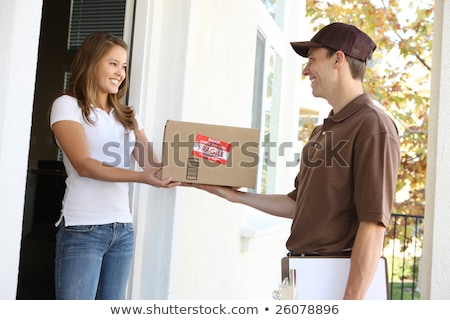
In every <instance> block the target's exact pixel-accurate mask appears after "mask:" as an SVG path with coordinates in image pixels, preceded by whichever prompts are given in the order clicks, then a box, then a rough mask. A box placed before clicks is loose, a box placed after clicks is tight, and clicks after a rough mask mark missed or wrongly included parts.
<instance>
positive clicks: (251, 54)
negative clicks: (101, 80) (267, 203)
mask: <svg viewBox="0 0 450 320" xmlns="http://www.w3.org/2000/svg"><path fill="white" fill-rule="evenodd" d="M288 2H292V1H288ZM292 3H294V4H293V6H292V7H291V9H293V10H296V9H298V8H299V2H298V1H295V2H292ZM136 12H137V17H136V21H135V34H134V40H133V41H134V47H133V61H132V67H131V68H132V71H131V72H132V76H131V81H132V82H131V88H132V91H131V94H130V101H131V103H132V104H133V103H134V104H136V105H137V106H139V108H140V110H141V111H140V113H141V115H142V116H143V118H144V120H145V124H146V126H147V128H149V129H148V130H147V133H148V134H149V136H151V139H152V140H153V141H155V143H156V144H155V146H157V148H158V152H160V145H161V141H162V133H163V129H164V124H165V121H166V120H167V119H175V120H184V121H192V122H205V123H212V124H221V125H230V126H242V127H250V125H251V118H252V114H251V112H252V94H253V76H254V59H255V46H256V33H257V28H258V23H259V22H260V21H261V19H263V18H262V17H261V16H262V15H268V13H267V12H266V11H265V9H263V6H262V4H261V1H259V0H251V1H240V0H215V1H209V0H190V1H188V0H154V1H148V2H147V1H137V10H136ZM288 12H289V11H288ZM291 12H292V11H291ZM296 14H297V17H296V18H297V20H293V21H291V24H290V25H291V26H292V25H295V26H296V25H297V24H298V23H299V21H298V15H299V14H300V11H298V13H296ZM295 30H296V32H297V30H298V28H295ZM283 41H284V46H285V48H283V50H284V51H285V52H288V50H291V49H290V45H289V42H288V41H287V38H283V39H280V42H283ZM289 54H292V55H291V56H290V58H286V59H287V67H286V70H285V71H286V73H287V76H286V80H292V79H299V78H300V77H298V75H297V74H295V75H294V74H293V73H295V72H296V70H297V69H296V68H295V67H293V66H294V65H292V63H294V64H295V61H298V60H296V56H295V53H293V52H292V53H291V52H290V51H289ZM289 72H290V73H291V74H289ZM290 86H291V88H293V87H294V84H291V83H290ZM286 93H287V94H286V95H284V96H285V99H286V103H285V105H283V108H284V107H285V106H286V109H285V110H283V115H282V117H283V118H282V119H281V122H282V124H283V125H282V126H281V127H282V128H283V130H284V131H283V130H282V131H283V133H282V135H281V137H280V139H286V140H288V141H291V140H292V138H295V136H296V130H297V123H296V122H295V121H293V117H292V112H296V113H297V114H298V110H297V109H295V108H296V107H295V106H294V103H293V101H294V97H293V96H292V97H289V92H286ZM290 93H291V95H293V94H294V92H292V91H291V92H290ZM297 108H298V107H297ZM293 110H295V111H293ZM285 123H287V124H288V125H284V124H285ZM293 126H294V127H293ZM285 177H287V178H285V179H284V181H283V179H281V181H278V182H279V183H280V185H282V187H283V191H282V192H283V193H284V192H286V191H287V190H290V189H291V187H292V185H293V181H292V179H291V176H290V175H288V174H285ZM286 180H288V181H286ZM135 204H136V205H135V208H136V210H137V217H136V221H137V223H136V225H137V238H138V239H137V249H136V258H135V264H134V269H133V277H132V281H131V285H130V290H129V291H130V298H133V299H271V295H272V291H273V290H275V289H277V288H278V285H279V283H280V281H281V269H280V266H281V258H282V257H283V256H285V254H286V249H285V241H286V239H287V236H288V234H289V226H290V221H288V220H284V219H279V218H270V217H268V216H267V215H265V214H262V213H260V212H257V211H256V210H253V209H251V208H248V207H244V206H240V205H236V204H232V203H228V202H226V201H225V200H223V199H220V198H217V197H215V196H212V195H210V194H208V193H206V192H203V191H200V190H197V189H189V188H177V189H176V190H155V189H153V188H146V187H142V186H140V187H139V188H138V189H137V190H136V192H135ZM211 208H214V209H213V210H211ZM244 231H245V232H246V233H245V234H246V235H247V236H246V237H242V236H241V234H243V233H244ZM248 237H250V238H248ZM245 245H247V248H249V250H247V251H246V250H242V246H245ZM261 279H264V281H261Z"/></svg>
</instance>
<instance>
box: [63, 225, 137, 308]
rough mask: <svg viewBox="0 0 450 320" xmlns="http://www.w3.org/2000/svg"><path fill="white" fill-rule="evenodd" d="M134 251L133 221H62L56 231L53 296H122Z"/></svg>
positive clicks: (73, 298) (94, 297)
mask: <svg viewBox="0 0 450 320" xmlns="http://www.w3.org/2000/svg"><path fill="white" fill-rule="evenodd" d="M133 253H134V228H133V224H132V223H111V224H105V225H87V226H68V227H65V226H64V221H62V222H61V224H60V226H59V229H58V233H57V235H56V258H55V291H56V299H61V300H66V299H70V300H93V299H98V300H121V299H124V298H125V290H126V285H127V281H128V276H129V273H130V268H131V261H132V258H133Z"/></svg>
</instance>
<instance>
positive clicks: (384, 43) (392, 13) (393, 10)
mask: <svg viewBox="0 0 450 320" xmlns="http://www.w3.org/2000/svg"><path fill="white" fill-rule="evenodd" d="M433 13H434V1H432V0H423V1H414V0H363V1H356V0H353V1H352V0H350V1H349V0H334V1H333V0H329V1H319V0H306V16H307V17H309V18H310V21H311V24H312V26H313V28H314V30H315V31H317V30H318V29H320V28H321V27H323V26H324V25H326V24H329V23H331V22H336V21H339V22H344V23H350V24H353V25H355V26H357V27H359V28H360V29H362V30H364V31H365V32H366V33H367V34H369V35H370V36H371V37H372V39H373V40H374V41H375V43H376V44H377V46H378V47H377V50H375V52H374V56H373V61H374V62H372V63H371V64H370V65H369V66H370V68H368V69H367V76H366V79H367V81H366V83H365V84H364V85H365V89H366V90H367V92H368V93H369V94H371V95H372V96H373V97H374V99H375V100H377V101H378V102H380V104H381V107H382V108H384V109H385V110H386V111H387V112H389V113H390V114H391V115H392V117H393V118H394V120H395V121H396V123H397V126H398V128H399V131H400V138H401V154H402V155H401V166H400V171H399V180H398V185H397V199H396V202H395V205H394V212H396V213H404V214H413V215H423V214H424V207H425V179H426V161H427V152H426V150H427V137H428V135H427V129H428V110H429V104H430V78H431V45H432V28H433Z"/></svg>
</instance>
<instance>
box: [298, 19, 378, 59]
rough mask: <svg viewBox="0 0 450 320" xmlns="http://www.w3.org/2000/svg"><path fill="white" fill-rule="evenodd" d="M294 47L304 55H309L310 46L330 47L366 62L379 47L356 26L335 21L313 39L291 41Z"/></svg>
mask: <svg viewBox="0 0 450 320" xmlns="http://www.w3.org/2000/svg"><path fill="white" fill-rule="evenodd" d="M291 45H292V48H293V49H294V50H295V52H297V53H298V54H299V55H301V56H302V57H305V58H306V57H308V51H309V48H313V47H328V48H331V49H334V50H338V51H342V52H344V53H345V54H346V55H348V56H350V57H353V58H355V59H358V60H361V61H363V62H366V61H367V60H368V59H370V58H371V56H372V52H373V51H374V50H375V49H376V48H377V46H376V44H375V43H374V42H373V41H372V39H370V37H369V36H368V35H367V34H365V33H364V32H362V31H361V30H359V29H358V28H356V27H355V26H352V25H349V24H345V23H341V22H335V23H332V24H329V25H327V26H326V27H323V28H322V29H321V30H319V32H317V34H316V35H315V36H314V37H312V39H311V41H302V42H291Z"/></svg>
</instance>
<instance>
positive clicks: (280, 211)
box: [194, 184, 295, 219]
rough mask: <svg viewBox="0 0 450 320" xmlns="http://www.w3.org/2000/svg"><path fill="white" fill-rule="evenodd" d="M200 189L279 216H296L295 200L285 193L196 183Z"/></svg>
mask: <svg viewBox="0 0 450 320" xmlns="http://www.w3.org/2000/svg"><path fill="white" fill-rule="evenodd" d="M194 186H195V187H196V188H198V189H202V190H205V191H208V192H210V193H212V194H215V195H216V196H219V197H222V198H224V199H226V200H228V201H231V202H235V203H240V204H245V205H247V206H250V207H252V208H255V209H257V210H260V211H263V212H265V213H268V214H271V215H273V216H277V217H283V218H291V219H292V218H294V213H295V201H294V200H292V199H291V198H290V197H288V196H287V195H284V194H259V193H251V192H242V191H239V190H236V189H234V188H229V187H219V186H212V185H203V184H194Z"/></svg>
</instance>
